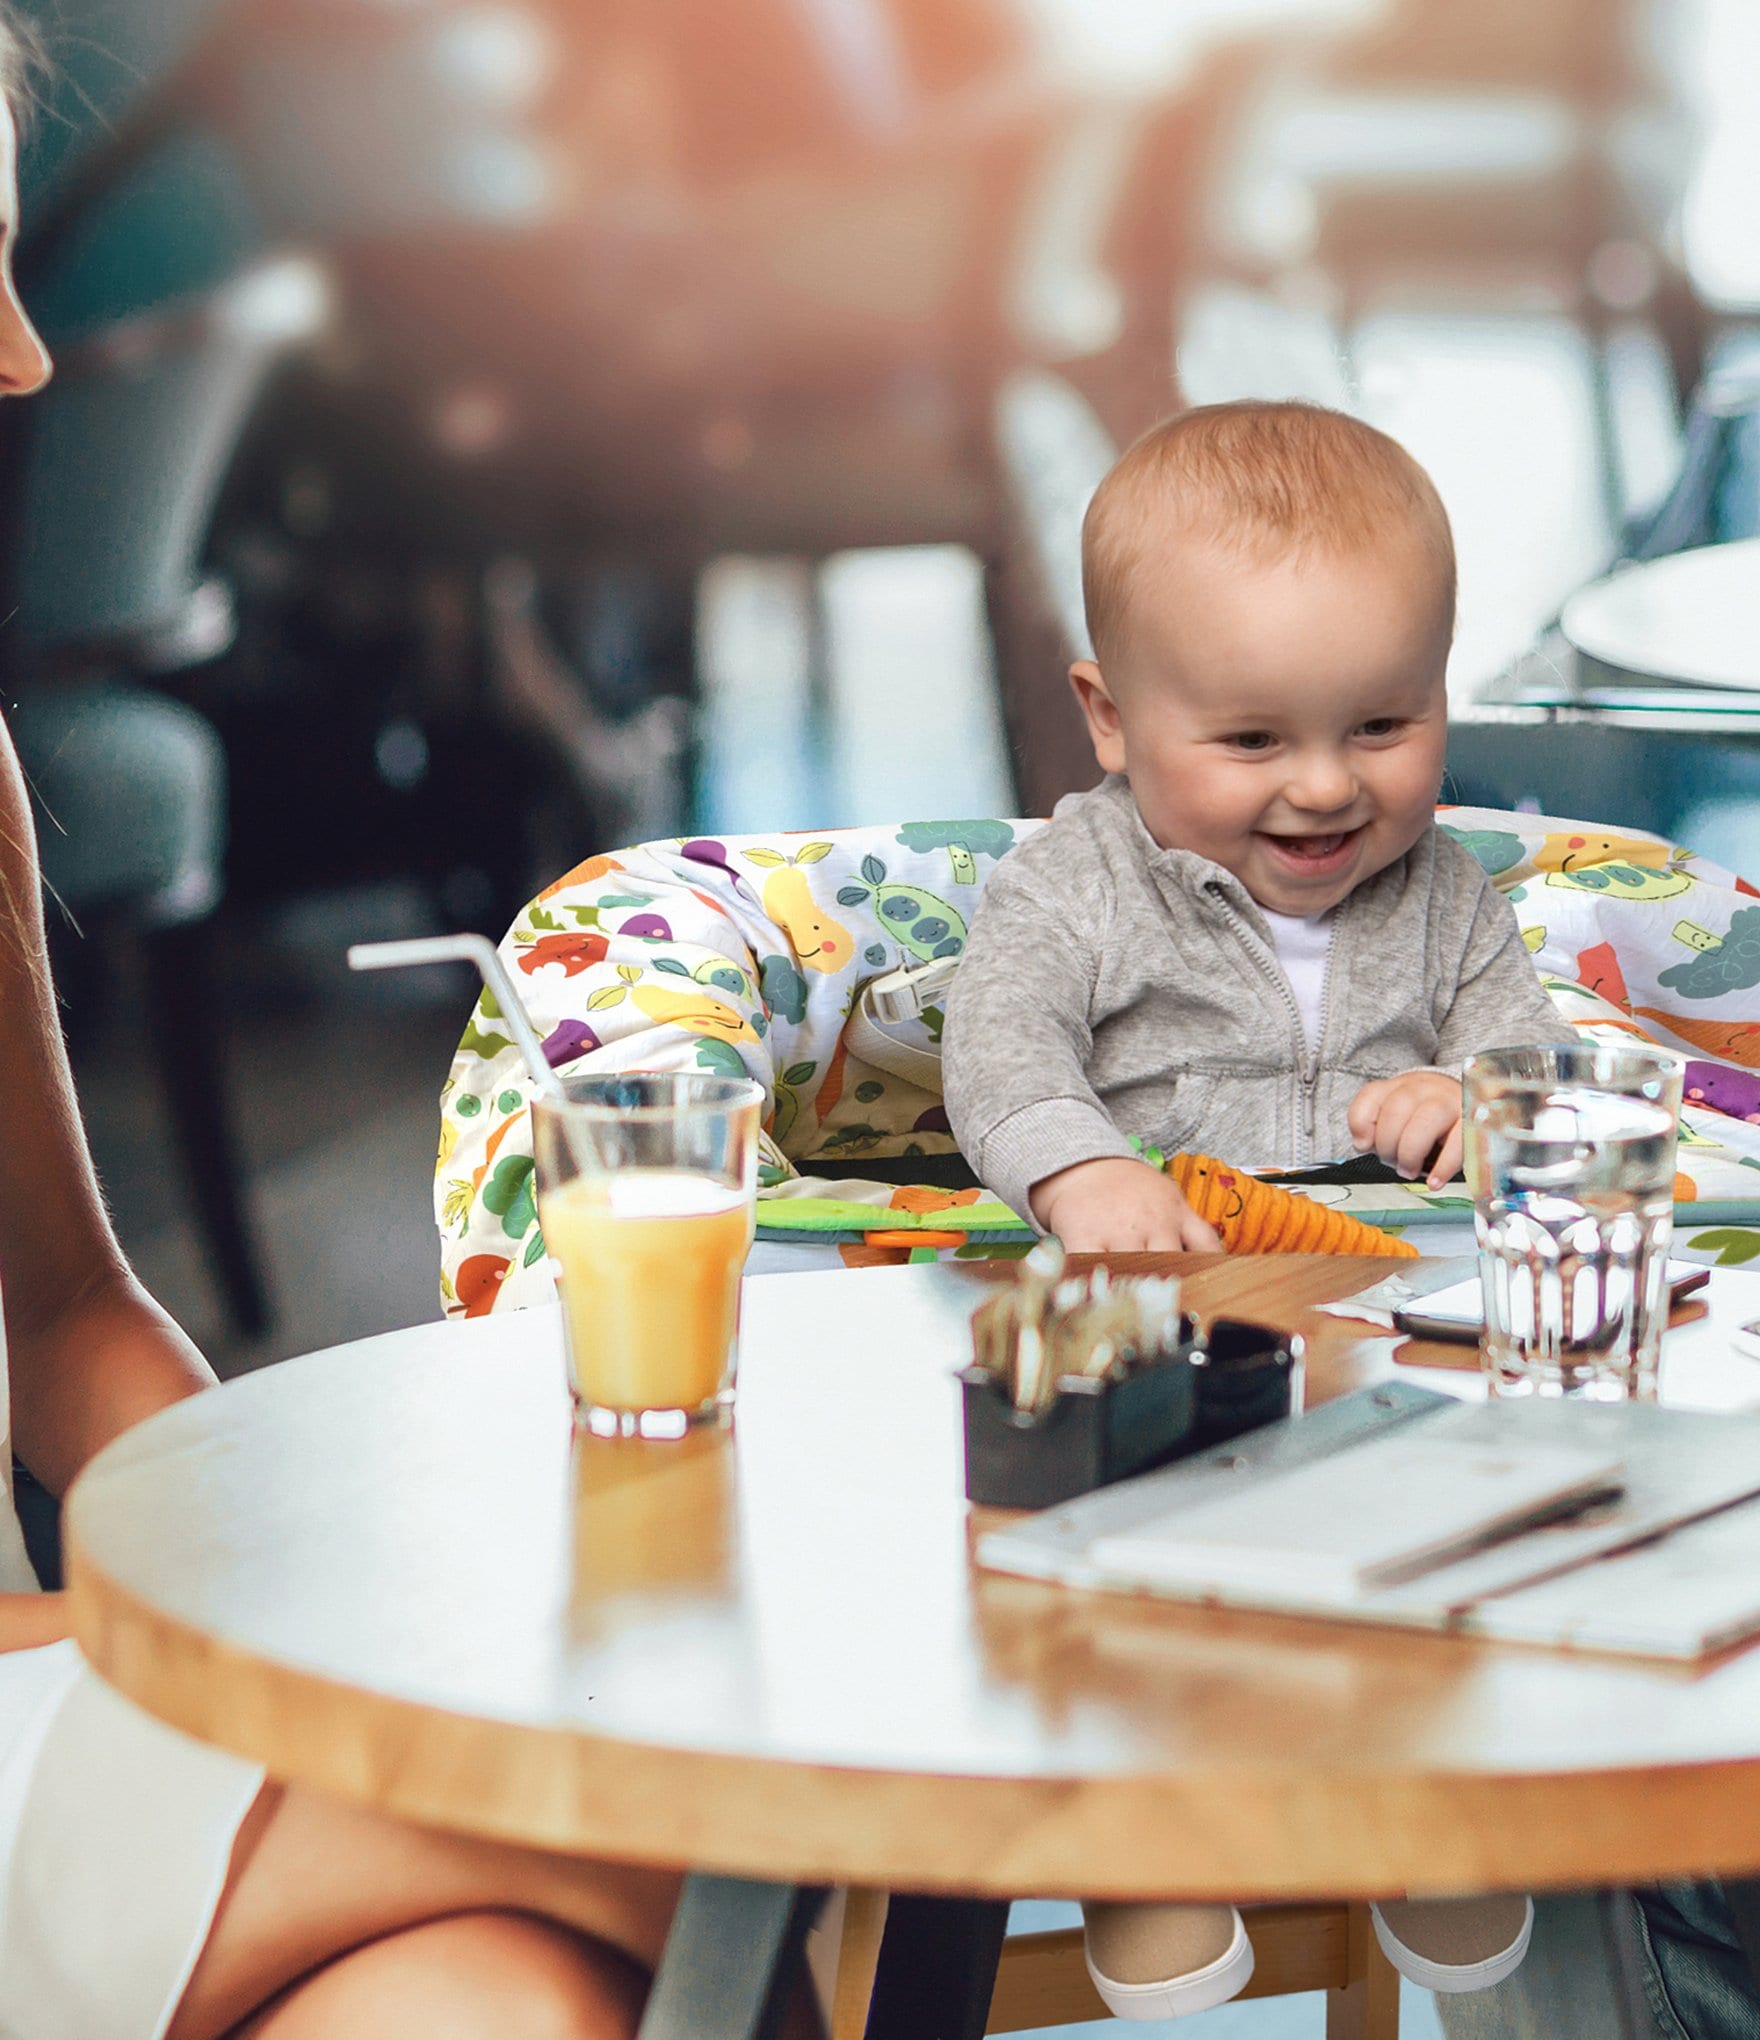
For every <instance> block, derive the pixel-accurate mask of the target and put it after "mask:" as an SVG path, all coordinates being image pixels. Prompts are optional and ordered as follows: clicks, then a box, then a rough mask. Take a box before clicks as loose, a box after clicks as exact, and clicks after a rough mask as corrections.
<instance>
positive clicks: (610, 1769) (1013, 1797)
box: [68, 1537, 1760, 1901]
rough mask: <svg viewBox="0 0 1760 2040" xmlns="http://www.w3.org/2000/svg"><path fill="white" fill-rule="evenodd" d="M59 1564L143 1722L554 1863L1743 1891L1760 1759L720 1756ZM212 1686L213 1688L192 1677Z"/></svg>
mask: <svg viewBox="0 0 1760 2040" xmlns="http://www.w3.org/2000/svg"><path fill="white" fill-rule="evenodd" d="M68 1561H69V1590H70V1591H69V1607H70V1613H71V1618H72V1624H73V1630H74V1635H75V1637H76V1639H77V1641H78V1643H79V1645H80V1648H81V1650H82V1651H83V1652H84V1653H85V1656H86V1658H87V1660H88V1661H89V1662H90V1663H91V1665H92V1666H93V1668H94V1669H95V1670H96V1671H97V1672H98V1674H99V1675H100V1676H101V1677H103V1678H104V1679H106V1680H107V1681H108V1682H109V1683H110V1684H111V1685H113V1686H114V1687H116V1688H117V1690H119V1691H120V1692H122V1693H124V1694H126V1695H127V1696H128V1698H129V1699H131V1700H132V1701H134V1702H135V1704H136V1705H138V1706H140V1707H142V1708H143V1709H144V1710H145V1711H146V1712H148V1713H150V1714H152V1715H155V1716H157V1717H158V1718H159V1719H160V1720H162V1721H165V1722H168V1723H169V1724H170V1725H171V1726H173V1727H175V1728H178V1729H181V1730H183V1731H184V1732H185V1733H187V1734H189V1735H192V1736H194V1737H196V1738H198V1739H199V1740H201V1741H203V1742H208V1743H212V1744H214V1745H216V1746H218V1747H220V1748H223V1749H227V1750H230V1751H232V1752H233V1753H234V1754H236V1755H238V1756H241V1757H244V1758H247V1759H249V1760H252V1761H255V1762H258V1763H262V1764H263V1765H264V1766H265V1768H266V1769H268V1770H270V1771H271V1773H272V1775H273V1776H275V1777H276V1778H278V1779H280V1780H282V1781H285V1782H289V1783H295V1784H299V1785H302V1786H306V1787H308V1788H310V1789H312V1790H314V1791H318V1792H323V1793H326V1794H329V1795H331V1796H334V1797H336V1798H339V1799H344V1800H347V1801H350V1802H353V1803H355V1804H359V1805H362V1806H367V1807H371V1808H373V1809H375V1810H376V1811H379V1812H382V1813H386V1814H389V1815H394V1816H397V1817H400V1818H403V1819H407V1820H410V1821H414V1822H418V1823H421V1824H424V1825H429V1826H434V1827H440V1828H445V1829H449V1830H455V1831H458V1832H463V1833H471V1834H480V1835H485V1836H490V1837H493V1838H495V1839H499V1840H503V1841H512V1842H517V1843H521V1844H525V1845H527V1846H530V1847H534V1848H540V1849H548V1850H553V1851H556V1852H559V1853H565V1854H572V1855H596V1856H601V1857H606V1858H612V1859H620V1860H624V1861H631V1862H648V1863H656V1864H665V1865H667V1866H670V1867H681V1868H682V1867H690V1868H694V1869H699V1870H710V1871H720V1872H725V1873H728V1874H732V1875H737V1876H743V1877H756V1878H768V1879H774V1880H777V1881H787V1882H796V1883H835V1884H845V1883H849V1884H869V1885H876V1886H881V1887H885V1888H891V1889H915V1890H922V1891H958V1892H961V1893H966V1894H976V1895H986V1896H994V1897H999V1898H1000V1897H1018V1896H1022V1895H1035V1896H1045V1897H1063V1896H1067V1897H1083V1896H1090V1897H1115V1898H1189V1899H1234V1900H1245V1901H1252V1900H1265V1901H1276V1900H1299V1899H1315V1898H1338V1897H1353V1898H1368V1897H1374V1896H1381V1895H1389V1894H1398V1893H1401V1892H1405V1891H1407V1890H1411V1891H1420V1890H1428V1891H1434V1892H1469V1891H1488V1890H1497V1889H1525V1890H1540V1889H1545V1888H1572V1887H1582V1886H1584V1885H1587V1884H1618V1883H1628V1882H1630V1883H1636V1882H1642V1883H1650V1882H1653V1881H1655V1880H1657V1879H1659V1878H1666V1877H1671V1876H1693V1875H1698V1876H1707V1875H1716V1874H1721V1875H1726V1876H1727V1875H1735V1874H1737V1873H1743V1872H1755V1871H1760V1754H1757V1755H1756V1756H1754V1757H1752V1758H1730V1759H1723V1760H1716V1761H1712V1762H1707V1763H1688V1764H1674V1765H1655V1766H1632V1767H1618V1768H1611V1769H1609V1768H1603V1769H1587V1770H1583V1771H1573V1772H1553V1773H1543V1774H1535V1773H1523V1772H1521V1771H1519V1770H1512V1771H1509V1772H1490V1771H1485V1772H1471V1773H1468V1772H1445V1771H1438V1772H1434V1773H1414V1772H1402V1773H1400V1774H1398V1775H1397V1776H1394V1777H1385V1776H1377V1774H1376V1773H1375V1772H1374V1771H1373V1769H1364V1770H1360V1771H1359V1770H1355V1769H1344V1770H1337V1769H1334V1770H1329V1771H1324V1772H1322V1771H1317V1770H1315V1769H1313V1768H1312V1767H1291V1768H1284V1769H1279V1768H1277V1767H1275V1766H1266V1767H1264V1768H1258V1767H1255V1768H1252V1769H1237V1770H1233V1771H1228V1772H1210V1773H1208V1774H1206V1775H1203V1776H1201V1777H1192V1776H1186V1775H1182V1774H1180V1773H1176V1772H1166V1771H1150V1772H1136V1773H1120V1774H1117V1775H1114V1776H1110V1777H1104V1778H1093V1777H1086V1778H1065V1777H1026V1778H1022V1777H1018V1776H1005V1775H996V1776H982V1777H979V1776H970V1775H957V1776H956V1775H943V1774H934V1773H913V1772H899V1771H888V1770H884V1769H865V1768H855V1767H849V1766H838V1765H812V1764H804V1763H797V1762H789V1761H784V1760H780V1759H773V1758H761V1757H749V1756H732V1755H724V1754H719V1753H715V1752H711V1751H696V1750H681V1749H677V1748H670V1747H665V1746H657V1745H649V1744H642V1743H637V1742H631V1741H629V1740H627V1739H625V1738H623V1737H621V1736H606V1737H600V1736H596V1735H593V1734H591V1733H590V1732H587V1731H583V1730H580V1729H576V1728H569V1729H558V1728H553V1727H549V1728H539V1727H531V1728H526V1727H521V1726H519V1725H518V1724H511V1723H508V1722H506V1721H501V1720H494V1721H488V1722H479V1721H477V1720H476V1719H475V1718H473V1717H471V1716H467V1715H461V1714H457V1713H455V1712H452V1711H450V1710H448V1709H447V1708H445V1707H442V1706H437V1705H433V1704H429V1703H426V1702H423V1701H420V1700H416V1699H410V1698H401V1697H393V1696H390V1695H385V1694H375V1693H367V1692H364V1691H362V1690H361V1689H359V1688H357V1687H354V1686H350V1685H347V1684H344V1683H342V1682H340V1681H336V1680H333V1679H330V1678H327V1677H325V1676H324V1675H322V1674H320V1673H317V1672H312V1671H307V1670H303V1669H300V1668H297V1667H294V1666H291V1665H286V1664H282V1663H279V1662H277V1661H275V1660H273V1659H270V1658H266V1657H263V1656H260V1655H258V1654H256V1653H254V1652H251V1651H247V1650H244V1649H241V1648H239V1647H237V1646H235V1645H231V1644H228V1643H225V1642H223V1641H220V1640H218V1639H216V1638H215V1637H213V1636H211V1635H209V1634H208V1633H207V1632H205V1631H203V1630H201V1629H199V1628H196V1627H195V1626H194V1625H192V1624H189V1623H186V1622H182V1621H179V1620H177V1619H175V1618H172V1617H170V1616H167V1615H165V1614H163V1613H162V1612H160V1611H159V1610H157V1609H155V1608H153V1607H152V1606H151V1605H150V1604H148V1603H147V1602H145V1601H143V1600H142V1599H140V1597H138V1596H137V1595H135V1594H133V1593H131V1592H130V1591H129V1590H128V1589H127V1588H126V1587H124V1586H122V1585H121V1584H119V1583H118V1582H117V1581H115V1580H113V1579H111V1578H109V1577H108V1576H107V1575H106V1574H105V1573H104V1572H103V1571H102V1569H101V1568H99V1567H98V1566H96V1565H95V1564H93V1563H92V1562H91V1561H90V1560H89V1559H88V1558H87V1557H86V1555H85V1554H84V1553H83V1552H82V1551H81V1550H80V1548H79V1545H78V1541H77V1537H76V1538H75V1539H74V1540H73V1542H72V1543H71V1545H70V1549H69V1553H68ZM1481 1647H1492V1646H1481ZM221 1666H224V1668H225V1677H224V1681H223V1682H222V1681H218V1680H215V1679H212V1678H210V1677H209V1676H208V1673H209V1671H210V1670H212V1669H218V1668H220V1667H221ZM222 1684H223V1687H224V1701H223V1706H222V1704H221V1702H220V1701H219V1699H218V1698H217V1696H218V1695H219V1693H220V1691H221V1687H222ZM510 1741H511V1743H512V1745H513V1748H514V1751H515V1756H514V1761H513V1762H512V1763H511V1764H510V1763H509V1761H508V1750H509V1744H510ZM485 1764H492V1765H493V1766H494V1769H495V1776H496V1791H495V1793H494V1794H493V1795H490V1794H488V1793H485V1792H484V1791H483V1790H482V1789H481V1786H480V1781H481V1777H482V1772H483V1767H484V1765H485ZM436 1778H438V1779H443V1780H444V1781H445V1789H444V1790H439V1791H436V1790H435V1789H433V1781H434V1780H435V1779H436ZM424 1781H425V1782H424ZM1272 1830H1274V1831H1275V1832H1276V1834H1277V1837H1278V1840H1277V1845H1276V1848H1275V1850H1268V1849H1267V1848H1266V1847H1265V1846H1264V1845H1263V1837H1264V1835H1265V1834H1266V1833H1267V1832H1268V1831H1272ZM1256 1838H1257V1839H1256ZM1273 1857H1275V1861H1273V1860H1271V1859H1272V1858H1273ZM1078 1859H1079V1860H1081V1861H1082V1862H1083V1863H1084V1864H1085V1865H1086V1867H1085V1868H1084V1869H1083V1870H1082V1871H1081V1872H1080V1873H1079V1874H1075V1875H1072V1874H1071V1872H1070V1870H1069V1868H1068V1865H1069V1864H1070V1863H1071V1862H1072V1861H1075V1860H1078ZM1096 1861H1105V1862H1106V1863H1107V1864H1108V1866H1109V1867H1108V1870H1107V1873H1106V1875H1105V1876H1104V1877H1097V1876H1096V1875H1095V1873H1094V1868H1093V1866H1094V1864H1095V1863H1096Z"/></svg>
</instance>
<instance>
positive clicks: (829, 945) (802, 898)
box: [740, 842, 856, 976]
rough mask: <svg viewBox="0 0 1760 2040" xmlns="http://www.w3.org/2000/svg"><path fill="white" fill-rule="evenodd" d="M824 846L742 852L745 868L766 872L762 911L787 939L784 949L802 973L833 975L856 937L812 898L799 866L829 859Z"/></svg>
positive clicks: (848, 955)
mask: <svg viewBox="0 0 1760 2040" xmlns="http://www.w3.org/2000/svg"><path fill="white" fill-rule="evenodd" d="M830 853H831V845H830V844H829V843H823V842H820V843H803V844H802V845H801V847H800V848H799V849H798V850H797V851H796V852H795V853H794V855H793V856H792V857H785V856H784V855H783V854H782V852H781V851H780V850H765V849H757V850H742V851H741V852H740V855H741V856H742V857H744V859H745V860H746V862H747V863H748V864H756V865H758V866H759V867H760V869H763V870H767V871H768V872H769V874H770V876H769V877H768V878H767V879H765V881H764V911H765V913H767V914H768V915H769V916H770V918H771V920H773V921H774V922H775V923H776V925H777V927H779V928H780V929H781V930H782V932H783V933H784V934H785V935H786V936H787V937H788V943H789V947H790V948H791V949H792V950H793V951H794V953H795V956H796V958H797V959H798V960H799V962H800V963H801V964H802V965H803V966H804V967H805V968H806V969H807V970H816V971H821V972H823V973H824V974H825V975H826V976H832V975H834V974H835V973H836V972H838V971H840V970H842V969H843V967H844V966H845V964H847V963H848V962H849V961H850V959H851V958H852V957H853V956H854V955H855V953H856V941H855V937H854V936H853V935H852V934H851V933H850V931H849V930H848V929H847V928H846V927H845V926H844V925H843V923H842V922H841V921H838V920H834V919H833V918H832V916H831V915H830V914H828V913H827V912H826V910H825V909H824V908H823V907H822V906H820V904H819V902H818V901H817V900H816V899H814V897H813V889H812V887H811V886H810V885H809V884H808V883H807V874H806V872H805V871H804V870H802V869H801V867H802V866H803V865H807V864H817V863H818V862H819V861H820V859H821V858H823V857H827V856H829V855H830Z"/></svg>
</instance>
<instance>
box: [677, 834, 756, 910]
mask: <svg viewBox="0 0 1760 2040" xmlns="http://www.w3.org/2000/svg"><path fill="white" fill-rule="evenodd" d="M679 854H680V855H681V856H684V857H688V858H689V859H690V860H691V862H692V863H693V864H706V865H708V866H709V868H710V869H711V870H712V871H724V872H726V874H727V876H728V879H729V881H730V882H731V883H732V886H733V889H734V891H735V892H736V893H742V894H744V896H745V897H746V898H747V899H750V898H751V897H752V891H751V888H750V887H749V886H748V885H747V884H746V882H745V880H744V879H743V878H741V876H740V875H739V873H738V872H737V871H736V870H735V869H734V868H733V866H732V865H731V864H730V863H729V862H728V861H727V845H726V844H725V843H717V842H716V840H715V839H714V837H713V836H693V837H692V838H691V840H690V841H689V842H688V843H686V844H685V845H683V847H682V849H681V850H680V853H679Z"/></svg>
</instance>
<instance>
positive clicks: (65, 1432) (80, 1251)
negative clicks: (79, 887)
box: [0, 728, 214, 1494]
mask: <svg viewBox="0 0 1760 2040" xmlns="http://www.w3.org/2000/svg"><path fill="white" fill-rule="evenodd" d="M0 1127H3V1129H4V1146H3V1147H0V1289H3V1290H4V1294H5V1301H6V1340H7V1350H8V1359H9V1362H10V1366H11V1372H12V1437H13V1445H14V1449H15V1450H16V1451H17V1453H18V1455H19V1457H20V1458H21V1459H22V1460H23V1461H24V1462H25V1464H26V1465H27V1466H28V1467H29V1468H30V1469H31V1471H32V1472H33V1473H34V1474H35V1475H36V1476H37V1478H38V1479H39V1480H41V1481H42V1482H43V1484H44V1485H45V1486H46V1487H48V1488H51V1489H53V1490H54V1491H55V1492H56V1493H57V1494H59V1493H60V1492H61V1491H62V1490H63V1489H64V1488H65V1487H66V1486H67V1484H68V1482H69V1481H70V1480H71V1479H72V1478H73V1476H74V1474H75V1473H76V1472H78V1470H79V1468H80V1467H81V1466H83V1465H84V1463H85V1462H86V1460H88V1459H89V1458H90V1457H91V1456H92V1454H93V1453H94V1452H96V1451H97V1450H98V1448H99V1447H100V1446H101V1445H103V1444H105V1443H107V1442H108V1441H109V1440H110V1439H111V1438H113V1437H115V1436H116V1435H117V1433H118V1432H120V1431H125V1430H127V1428H128V1427H129V1425H131V1424H133V1423H137V1422H139V1420H140V1419H141V1418H142V1417H146V1416H150V1415H151V1414H152V1413H153V1411H155V1410H158V1409H162V1408H164V1406H165V1405H166V1404H168V1403H172V1402H176V1401H178V1400H179V1399H180V1398H182V1397H183V1396H186V1395H190V1394H193V1393H194V1391H195V1390H197V1389H199V1388H204V1387H207V1386H208V1385H209V1384H210V1383H211V1382H212V1381H213V1378H214V1377H213V1375H212V1374H211V1373H210V1372H209V1370H208V1367H207V1363H206V1362H205V1361H204V1360H203V1359H202V1357H201V1355H200V1354H199V1353H198V1352H197V1351H196V1349H195V1347H194V1346H192V1345H191V1344H190V1342H189V1340H188V1339H187V1338H185V1337H184V1335H183V1333H182V1332H181V1331H180V1330H179V1329H178V1328H177V1326H176V1325H175V1324H174V1323H173V1322H172V1321H171V1319H170V1318H169V1317H168V1316H167V1315H166V1313H165V1312H164V1311H162V1310H161V1309H160V1308H159V1306H158V1305H157V1304H156V1303H154V1302H153V1300H152V1298H151V1297H149V1296H148V1295H147V1293H146V1291H145V1290H144V1289H142V1288H141V1286H140V1284H139V1283H138V1282H137V1281H136V1280H135V1278H134V1276H133V1274H132V1273H131V1272H130V1270H129V1267H128V1263H127V1262H126V1261H125V1260H124V1259H123V1255H122V1249H121V1248H120V1247H119V1246H118V1245H117V1242H116V1236H115V1234H114V1233H113V1232H112V1230H111V1227H110V1221H109V1217H108V1215H107V1214H106V1212H105V1210H104V1205H103V1200H102V1198H101V1197H100V1195H99V1191H98V1182H97V1177H96V1175H95V1173H94V1172H93V1168H92V1161H91V1156H90V1154H89V1152H88V1150H87V1147H86V1139H85V1130H84V1128H83V1126H82V1125H81V1123H80V1117H79V1108H78V1106H77V1104H76V1103H75V1100H74V1094H73V1079H72V1076H71V1074H70V1072H69V1070H68V1065H67V1055H66V1050H65V1049H64V1047H63V1045H62V1040H61V1028H60V1025H59V1022H58V1021H57V1018H56V1014H55V1004H54V994H53V991H52V990H51V988H50V984H49V967H48V958H47V952H46V950H45V946H44V940H43V913H42V904H41V894H40V888H39V878H38V866H37V852H36V837H35V832H34V830H33V828H32V824H31V813H30V803H29V797H28V795H27V793H26V790H25V784H24V776H23V774H22V773H21V772H20V770H19V766H18V759H17V755H16V753H15V752H14V750H13V748H12V740H11V738H10V736H8V735H7V734H6V733H5V731H4V729H3V728H0Z"/></svg>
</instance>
